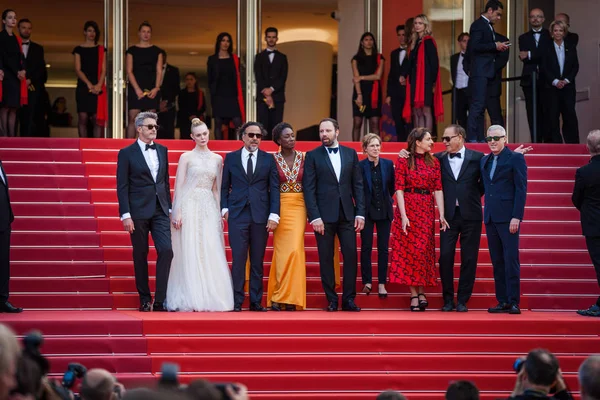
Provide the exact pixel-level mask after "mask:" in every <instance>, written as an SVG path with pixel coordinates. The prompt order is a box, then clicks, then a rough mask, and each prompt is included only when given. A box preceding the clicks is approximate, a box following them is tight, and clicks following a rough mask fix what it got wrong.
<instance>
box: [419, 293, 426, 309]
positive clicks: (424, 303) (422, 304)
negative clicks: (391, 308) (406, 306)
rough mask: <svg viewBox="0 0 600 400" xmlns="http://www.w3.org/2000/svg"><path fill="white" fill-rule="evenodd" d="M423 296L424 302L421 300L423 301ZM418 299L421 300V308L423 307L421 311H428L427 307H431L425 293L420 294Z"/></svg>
mask: <svg viewBox="0 0 600 400" xmlns="http://www.w3.org/2000/svg"><path fill="white" fill-rule="evenodd" d="M421 296H423V297H424V298H425V299H424V300H421V299H420V297H421ZM417 298H418V299H419V307H421V309H422V310H423V311H425V309H426V308H427V307H429V302H428V301H427V296H425V293H419V294H418V295H417Z"/></svg>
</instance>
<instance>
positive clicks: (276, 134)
mask: <svg viewBox="0 0 600 400" xmlns="http://www.w3.org/2000/svg"><path fill="white" fill-rule="evenodd" d="M286 128H290V129H291V130H292V132H293V131H294V128H292V126H291V125H290V124H288V123H287V122H280V123H278V124H277V125H275V127H274V128H273V132H272V133H271V135H272V136H273V141H274V142H275V143H277V144H279V138H280V137H281V133H282V132H283V130H284V129H286Z"/></svg>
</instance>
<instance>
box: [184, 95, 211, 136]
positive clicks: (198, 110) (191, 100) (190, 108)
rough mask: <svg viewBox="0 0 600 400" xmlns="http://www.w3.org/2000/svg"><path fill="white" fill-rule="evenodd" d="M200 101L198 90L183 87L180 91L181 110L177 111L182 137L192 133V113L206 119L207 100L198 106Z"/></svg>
mask: <svg viewBox="0 0 600 400" xmlns="http://www.w3.org/2000/svg"><path fill="white" fill-rule="evenodd" d="M198 90H201V89H198ZM202 97H203V100H204V95H202ZM198 101H199V98H198V92H197V91H194V92H188V91H187V89H183V90H182V91H180V92H179V97H177V104H178V106H179V111H178V112H177V126H178V127H179V132H180V137H181V138H184V137H186V136H188V135H189V134H190V133H191V129H192V126H191V124H192V121H191V120H190V117H191V116H192V115H195V116H196V117H197V118H200V119H202V120H204V118H203V115H204V113H205V112H206V101H203V102H202V105H201V106H198Z"/></svg>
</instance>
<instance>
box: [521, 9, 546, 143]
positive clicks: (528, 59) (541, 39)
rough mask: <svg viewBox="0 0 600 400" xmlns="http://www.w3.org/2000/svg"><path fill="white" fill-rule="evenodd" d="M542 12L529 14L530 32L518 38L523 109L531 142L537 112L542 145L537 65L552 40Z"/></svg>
mask: <svg viewBox="0 0 600 400" xmlns="http://www.w3.org/2000/svg"><path fill="white" fill-rule="evenodd" d="M544 21H545V18H544V12H543V11H542V10H541V9H539V8H534V9H533V10H531V11H530V12H529V25H531V30H529V31H528V32H525V33H524V34H522V35H521V36H519V58H520V59H521V61H522V62H523V72H522V73H521V87H522V88H523V94H524V95H525V108H526V109H527V122H528V123H529V132H530V133H531V141H532V142H533V139H534V138H533V110H534V109H535V110H537V142H538V143H542V142H543V139H542V135H543V133H544V132H546V130H545V129H544V127H543V123H542V122H543V118H542V111H543V107H542V89H541V88H542V84H541V82H540V79H539V78H540V73H539V65H540V61H541V59H542V55H543V54H544V49H545V48H546V46H549V45H551V44H552V38H551V37H550V32H549V31H548V29H545V28H544V27H543V24H544ZM534 72H535V73H536V84H537V87H536V92H537V103H536V106H535V107H534V106H533V73H534Z"/></svg>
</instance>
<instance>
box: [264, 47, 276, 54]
mask: <svg viewBox="0 0 600 400" xmlns="http://www.w3.org/2000/svg"><path fill="white" fill-rule="evenodd" d="M265 50H267V52H269V53H274V52H276V51H277V49H269V48H268V47H267V48H266V49H265Z"/></svg>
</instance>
